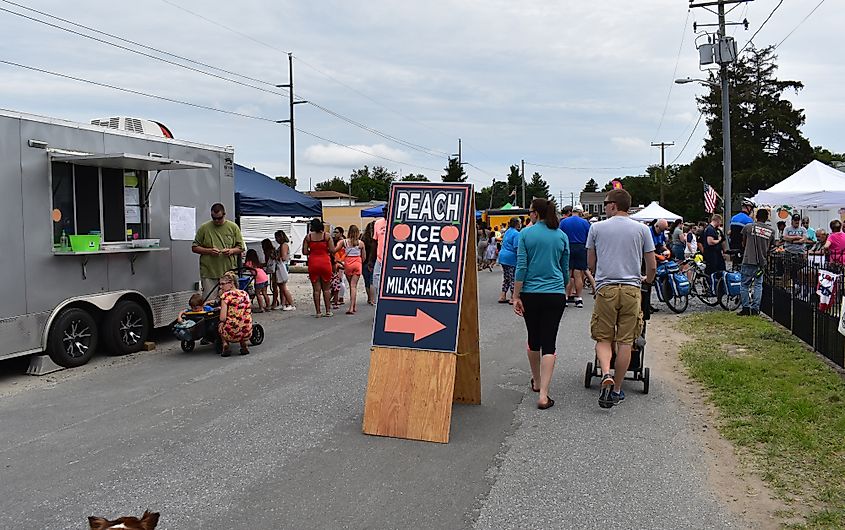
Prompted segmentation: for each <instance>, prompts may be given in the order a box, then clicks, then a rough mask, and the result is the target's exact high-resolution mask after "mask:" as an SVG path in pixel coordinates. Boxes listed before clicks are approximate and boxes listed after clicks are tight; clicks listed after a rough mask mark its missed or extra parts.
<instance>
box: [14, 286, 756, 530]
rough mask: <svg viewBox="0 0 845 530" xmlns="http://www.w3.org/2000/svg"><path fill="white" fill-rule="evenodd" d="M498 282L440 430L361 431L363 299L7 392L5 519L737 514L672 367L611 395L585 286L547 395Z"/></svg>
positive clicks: (563, 522)
mask: <svg viewBox="0 0 845 530" xmlns="http://www.w3.org/2000/svg"><path fill="white" fill-rule="evenodd" d="M499 281H500V275H499V274H498V272H497V273H492V274H491V273H483V274H482V275H481V278H480V291H481V293H482V295H481V300H480V317H481V337H482V344H481V351H482V384H483V395H482V405H481V406H456V407H455V409H454V414H453V416H452V430H451V440H450V443H448V444H445V445H444V444H433V443H424V442H414V441H406V440H396V439H389V438H379V437H371V436H365V435H363V434H361V419H362V411H363V399H364V393H365V388H366V379H367V369H368V363H369V341H370V332H371V328H370V326H371V324H370V321H371V320H370V318H371V308H369V307H367V306H363V307H362V308H361V310H360V311H359V314H358V315H356V316H352V317H350V316H346V315H342V314H341V315H337V316H335V317H334V318H331V319H325V318H323V319H315V318H313V317H312V316H311V315H310V311H308V310H306V309H307V306H306V304H304V303H302V304H301V305H300V310H298V311H296V312H292V313H284V314H282V313H281V312H275V313H272V314H269V315H260V317H262V318H260V320H261V321H262V322H264V324H265V328H266V330H267V340H266V341H265V343H264V345H262V346H261V347H255V348H253V353H252V354H251V355H249V356H248V357H238V356H234V357H230V358H225V359H224V358H220V357H217V356H216V355H214V354H213V352H212V350H211V349H209V347H205V348H198V349H197V350H196V351H194V352H193V353H191V354H185V353H182V352H181V351H180V350H179V348H178V344H177V343H175V342H173V341H169V342H165V343H162V344H160V345H159V349H158V350H157V351H155V352H147V353H142V354H138V355H135V356H131V357H129V358H125V359H122V360H121V362H116V363H99V364H97V363H92V365H89V366H86V367H84V368H82V369H78V370H77V372H78V374H79V375H76V374H72V372H65V373H66V374H72V375H71V376H70V377H64V378H61V380H60V381H59V382H58V383H56V384H54V385H41V386H39V387H38V388H33V389H29V390H26V391H23V392H17V393H12V394H11V395H9V396H7V397H4V398H2V400H0V426H2V427H0V476H2V480H0V498H2V509H1V510H0V528H33V529H49V530H52V529H65V528H67V529H79V528H87V524H86V523H87V521H86V518H87V517H88V516H89V515H95V514H96V515H102V516H106V517H117V516H120V515H129V514H136V515H139V514H140V513H141V512H142V511H143V510H144V509H151V510H155V511H159V512H161V514H162V519H161V524H160V525H159V528H164V529H181V528H185V529H195V528H204V529H226V530H231V529H253V528H268V529H269V528H406V529H407V528H445V529H459V528H540V529H543V528H608V529H624V528H672V529H675V528H707V529H710V528H738V527H742V526H743V524H742V523H741V522H739V521H737V520H735V519H734V518H733V516H731V515H730V514H729V513H728V512H727V510H726V508H725V507H724V506H723V505H721V504H720V503H719V501H718V500H717V497H716V495H715V494H714V493H713V492H712V491H710V490H709V489H708V485H707V482H706V480H705V464H706V462H705V455H704V453H703V450H702V449H701V448H700V442H699V440H698V439H697V438H696V435H695V434H694V431H693V428H692V426H691V425H690V424H689V421H688V420H687V415H686V413H685V411H684V410H683V408H682V405H681V404H680V403H679V402H678V401H677V397H676V396H675V395H674V394H673V393H672V392H673V391H672V390H671V389H670V386H669V385H663V384H661V382H660V378H661V377H666V376H667V374H652V385H651V392H650V393H649V394H648V395H642V394H641V393H640V392H639V389H640V388H641V386H640V384H639V383H632V385H631V387H630V388H629V393H628V396H629V397H628V399H627V400H626V402H625V403H624V404H622V405H620V406H618V407H615V408H613V409H611V410H609V411H607V410H601V409H600V408H599V407H598V405H597V402H596V399H597V394H598V390H597V388H596V384H594V386H593V389H592V390H587V389H585V388H584V386H583V373H584V366H585V363H586V362H587V361H588V360H592V357H593V353H592V352H593V348H592V343H591V342H590V340H589V333H588V322H589V315H590V308H591V301H588V302H587V307H586V308H584V309H575V308H570V309H567V311H566V313H565V315H564V318H563V323H562V326H561V333H560V336H559V339H558V345H559V346H560V355H559V357H558V370H557V372H556V374H555V379H554V381H553V383H552V391H551V394H552V396H553V397H554V398H555V399H556V400H557V404H556V405H555V407H553V408H552V409H549V410H546V411H540V410H537V408H536V407H535V399H536V398H535V395H534V394H533V393H531V392H530V390H529V388H528V379H529V377H530V375H529V373H528V370H527V361H526V360H525V355H524V344H525V331H524V327H523V325H522V322H521V321H520V320H518V319H517V318H516V317H515V315H514V314H513V312H512V311H511V308H510V306H508V305H501V304H497V303H495V299H496V296H497V295H496V293H497V289H498V282H499ZM647 364H648V363H647ZM0 370H2V365H0ZM25 377H27V376H23V375H20V376H13V377H12V378H13V379H14V378H25ZM4 383H5V384H8V383H9V379H8V378H5V379H4ZM614 521H617V522H614Z"/></svg>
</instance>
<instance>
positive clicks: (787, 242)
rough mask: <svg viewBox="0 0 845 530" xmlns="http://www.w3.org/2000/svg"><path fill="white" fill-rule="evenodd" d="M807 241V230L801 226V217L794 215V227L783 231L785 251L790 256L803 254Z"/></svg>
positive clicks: (788, 227)
mask: <svg viewBox="0 0 845 530" xmlns="http://www.w3.org/2000/svg"><path fill="white" fill-rule="evenodd" d="M807 241H808V240H807V229H806V228H804V227H803V226H801V216H800V215H798V214H797V213H796V214H793V215H792V226H787V227H786V228H785V229H784V230H783V249H784V250H785V251H787V252H789V253H790V254H803V253H804V251H806V250H807V247H806V245H805V243H807Z"/></svg>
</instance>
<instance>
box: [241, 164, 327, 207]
mask: <svg viewBox="0 0 845 530" xmlns="http://www.w3.org/2000/svg"><path fill="white" fill-rule="evenodd" d="M235 214H236V215H237V216H238V217H241V216H244V215H264V216H273V217H322V215H323V206H322V203H320V201H318V200H317V199H314V198H311V197H309V196H308V195H305V194H303V193H299V192H298V191H296V190H295V189H292V188H290V187H288V186H285V185H284V184H282V183H281V182H279V181H278V180H276V179H274V178H272V177H268V176H267V175H265V174H263V173H259V172H258V171H255V170H253V169H248V168H245V167H244V166H242V165H240V164H235Z"/></svg>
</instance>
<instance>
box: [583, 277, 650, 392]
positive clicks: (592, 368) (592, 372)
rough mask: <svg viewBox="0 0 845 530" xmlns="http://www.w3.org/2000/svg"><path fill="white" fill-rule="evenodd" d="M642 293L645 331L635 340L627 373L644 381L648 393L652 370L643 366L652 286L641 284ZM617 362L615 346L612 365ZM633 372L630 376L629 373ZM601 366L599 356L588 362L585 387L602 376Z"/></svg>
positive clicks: (627, 377)
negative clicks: (595, 378)
mask: <svg viewBox="0 0 845 530" xmlns="http://www.w3.org/2000/svg"><path fill="white" fill-rule="evenodd" d="M640 294H641V295H642V296H641V297H640V298H641V301H640V308H641V309H642V312H643V331H642V333H641V334H640V336H639V337H637V339H636V340H635V341H634V345H633V346H632V348H631V363H630V364H629V365H628V371H627V372H626V373H625V379H626V380H627V381H642V382H643V394H648V383H649V376H650V372H651V371H650V370H649V369H648V367H644V366H643V361H644V358H645V344H646V341H645V331H646V327H647V326H648V320H649V319H650V318H651V311H650V308H651V304H650V303H649V302H650V300H651V286H650V285H646V284H642V285H641V286H640ZM614 364H616V350H615V348H614V351H613V357H611V359H610V366H613V365H614ZM629 373H630V374H631V375H630V376H629V375H628V374H629ZM601 375H602V374H601V366H599V360H598V358H597V357H594V358H593V362H588V363H587V370H586V371H585V373H584V388H590V384H591V383H592V380H593V378H594V377H601Z"/></svg>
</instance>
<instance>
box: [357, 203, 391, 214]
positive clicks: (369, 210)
mask: <svg viewBox="0 0 845 530" xmlns="http://www.w3.org/2000/svg"><path fill="white" fill-rule="evenodd" d="M386 206H387V205H386V204H377V205H375V206H373V207H371V208H364V209H363V210H361V217H381V214H382V211H384V208H385V207H386Z"/></svg>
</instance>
